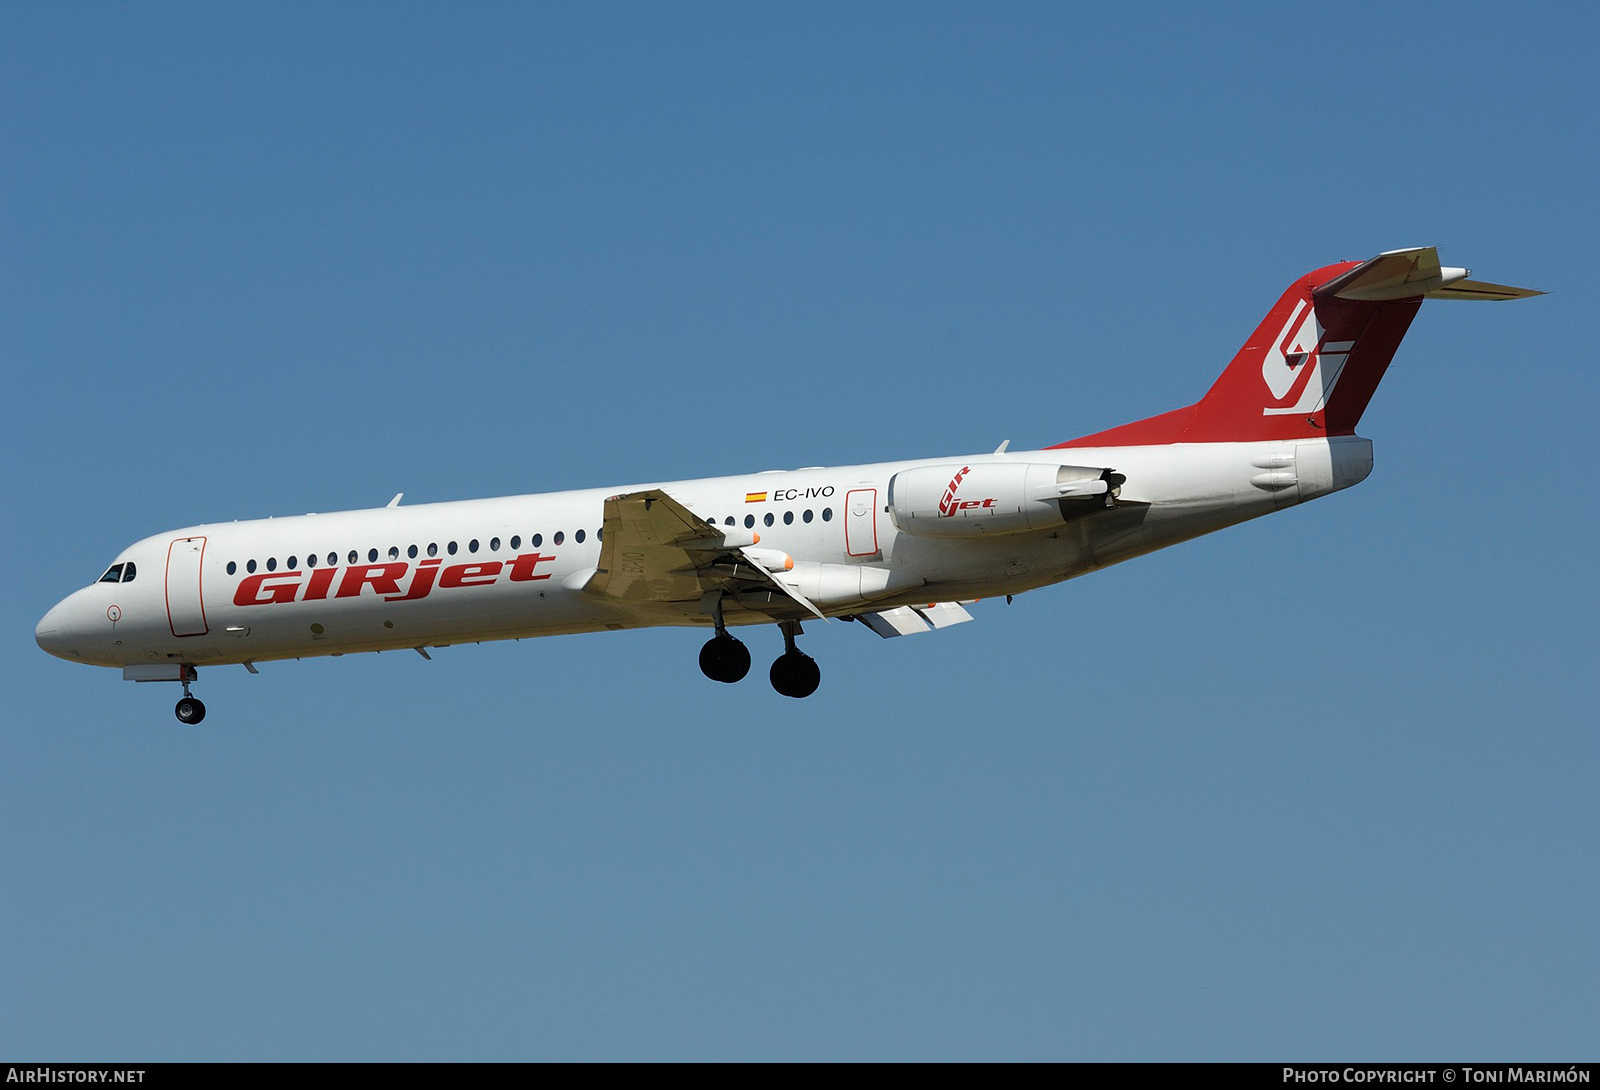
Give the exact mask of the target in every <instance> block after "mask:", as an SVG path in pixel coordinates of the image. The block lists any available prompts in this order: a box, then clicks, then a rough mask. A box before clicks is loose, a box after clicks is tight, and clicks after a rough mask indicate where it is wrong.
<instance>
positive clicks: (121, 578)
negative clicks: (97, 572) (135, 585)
mask: <svg viewBox="0 0 1600 1090" xmlns="http://www.w3.org/2000/svg"><path fill="white" fill-rule="evenodd" d="M137 574H138V570H137V569H136V568H135V567H134V566H133V561H131V560H130V561H128V562H127V563H126V564H113V565H111V567H109V568H107V569H106V573H105V574H104V575H102V576H101V577H100V582H102V583H131V582H133V577H134V576H135V575H137Z"/></svg>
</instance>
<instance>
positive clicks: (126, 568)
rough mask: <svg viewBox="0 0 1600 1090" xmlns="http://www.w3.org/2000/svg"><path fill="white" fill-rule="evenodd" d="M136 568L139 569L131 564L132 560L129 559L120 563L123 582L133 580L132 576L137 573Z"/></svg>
mask: <svg viewBox="0 0 1600 1090" xmlns="http://www.w3.org/2000/svg"><path fill="white" fill-rule="evenodd" d="M138 570H139V569H138V568H135V567H134V566H133V561H131V560H130V561H128V562H127V563H126V564H124V565H122V581H123V582H124V583H131V582H133V577H134V575H135V574H137V573H138Z"/></svg>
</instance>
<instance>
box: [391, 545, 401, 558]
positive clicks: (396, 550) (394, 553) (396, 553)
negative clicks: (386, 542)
mask: <svg viewBox="0 0 1600 1090" xmlns="http://www.w3.org/2000/svg"><path fill="white" fill-rule="evenodd" d="M389 559H390V560H399V559H400V546H398V545H391V546H389Z"/></svg>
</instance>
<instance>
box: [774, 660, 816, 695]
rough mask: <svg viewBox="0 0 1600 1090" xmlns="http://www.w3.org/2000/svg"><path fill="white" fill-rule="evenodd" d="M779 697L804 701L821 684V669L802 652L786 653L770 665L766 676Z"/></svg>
mask: <svg viewBox="0 0 1600 1090" xmlns="http://www.w3.org/2000/svg"><path fill="white" fill-rule="evenodd" d="M767 676H768V677H769V678H770V679H771V680H772V687H773V688H774V689H776V690H777V691H778V695H779V696H789V697H793V698H794V699H796V700H804V699H805V698H806V697H808V696H810V695H811V694H812V693H814V692H816V691H817V686H818V685H821V684H822V668H821V667H820V666H818V665H817V660H816V659H814V658H812V657H811V656H810V655H808V654H806V653H805V652H803V651H786V652H784V653H783V654H781V655H779V656H778V657H777V659H775V660H774V661H773V663H772V670H771V671H770V672H769V673H768V675H767Z"/></svg>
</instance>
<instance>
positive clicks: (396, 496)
mask: <svg viewBox="0 0 1600 1090" xmlns="http://www.w3.org/2000/svg"><path fill="white" fill-rule="evenodd" d="M404 495H405V493H404V492H396V493H395V494H394V499H392V500H390V501H389V502H388V503H386V504H384V506H385V507H399V506H400V497H401V496H404Z"/></svg>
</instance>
